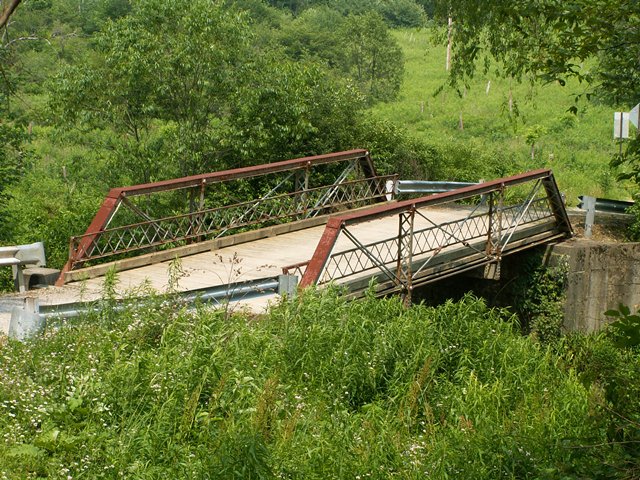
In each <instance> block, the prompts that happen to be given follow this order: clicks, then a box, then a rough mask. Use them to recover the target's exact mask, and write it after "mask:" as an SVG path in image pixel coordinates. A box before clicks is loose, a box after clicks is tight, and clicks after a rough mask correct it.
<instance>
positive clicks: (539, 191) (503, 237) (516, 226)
mask: <svg viewBox="0 0 640 480" xmlns="http://www.w3.org/2000/svg"><path fill="white" fill-rule="evenodd" d="M516 191H517V193H515V192H516ZM510 199H513V200H510ZM436 206H437V207H438V208H437V211H438V212H439V214H440V215H442V211H443V208H446V207H450V210H449V211H450V212H451V214H450V216H451V217H453V219H452V220H450V221H444V222H443V221H442V220H441V219H437V220H433V219H432V218H430V217H431V213H430V210H429V207H436ZM445 211H447V210H445ZM388 217H397V225H398V228H397V230H395V231H394V232H389V234H387V236H386V237H385V238H381V239H378V240H376V241H373V242H371V241H369V242H366V241H364V237H365V235H362V237H360V235H359V233H358V226H360V225H362V224H365V223H368V222H374V221H376V220H380V219H383V218H388ZM387 225H388V223H387ZM571 233H572V232H571V225H570V223H569V220H568V217H567V214H566V211H565V209H564V204H563V201H562V198H561V195H560V192H559V191H558V188H557V185H556V183H555V180H554V178H553V174H552V173H551V171H549V170H537V171H534V172H529V173H526V174H521V175H517V176H514V177H508V178H503V179H499V180H495V181H492V182H486V183H482V184H478V185H473V186H469V187H465V188H461V189H458V190H455V191H451V192H446V193H441V194H437V195H431V196H428V197H422V198H418V199H413V200H408V201H403V202H398V203H395V204H388V205H383V206H380V207H373V208H369V209H365V210H362V211H359V212H356V213H351V214H347V215H344V216H337V217H332V218H330V219H329V221H328V222H327V226H326V228H325V231H324V233H323V236H322V238H321V240H320V242H319V244H318V247H317V249H316V251H315V253H314V255H313V257H312V258H311V259H310V260H309V261H308V262H302V263H300V264H298V265H292V266H290V267H285V268H284V269H283V271H285V273H290V274H298V275H300V276H301V277H302V280H301V282H300V286H301V287H305V286H309V285H312V284H322V283H327V282H337V283H344V284H348V285H349V284H350V285H351V287H352V290H353V289H355V288H356V287H355V286H354V285H359V287H357V288H364V287H366V281H362V279H365V280H366V279H369V278H371V277H372V276H375V277H376V278H377V281H378V283H380V284H381V285H382V286H383V287H384V288H386V289H387V290H388V291H403V292H404V294H405V295H406V296H409V297H410V294H411V289H412V288H413V286H415V285H418V284H421V283H427V282H429V281H433V280H435V279H437V278H442V277H443V276H448V275H451V274H454V273H458V272H460V271H463V270H469V269H472V268H477V267H478V266H482V265H488V264H492V263H494V264H495V263H497V262H499V261H500V259H501V257H502V256H503V255H506V254H508V253H512V252H514V251H517V250H519V249H521V248H527V247H530V246H533V245H536V244H540V243H545V242H549V241H551V240H552V239H555V238H560V237H565V236H570V235H571ZM340 238H346V239H347V240H348V242H345V241H341V242H339V241H338V240H339V239H340ZM338 245H342V246H340V247H339V246H338ZM345 245H348V246H346V247H345ZM359 279H360V280H359Z"/></svg>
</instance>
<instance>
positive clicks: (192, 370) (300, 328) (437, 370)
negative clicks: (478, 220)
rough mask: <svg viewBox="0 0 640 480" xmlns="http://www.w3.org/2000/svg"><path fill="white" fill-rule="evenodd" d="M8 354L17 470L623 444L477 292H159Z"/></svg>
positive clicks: (372, 469) (543, 467) (590, 458)
mask: <svg viewBox="0 0 640 480" xmlns="http://www.w3.org/2000/svg"><path fill="white" fill-rule="evenodd" d="M0 362H2V368H1V369H0V411H1V412H2V415H0V434H1V435H2V439H1V440H0V442H1V447H0V478H1V479H16V478H92V479H93V478H133V479H156V478H157V479H160V478H194V479H195V478H198V479H203V478H212V479H213V478H216V479H217V478H223V479H224V478H238V479H240V478H243V479H244V478H289V479H331V478H333V479H345V478H353V479H357V478H359V479H364V478H379V479H387V478H406V479H413V478H416V479H417V478H425V477H427V476H428V477H429V478H442V479H444V478H486V479H495V478H579V477H580V478H586V477H585V475H586V476H587V477H589V476H590V475H591V473H593V472H599V471H602V470H603V469H604V468H606V467H607V466H606V462H607V461H610V460H611V459H616V458H618V455H622V453H621V450H620V448H619V447H617V446H616V445H611V446H610V445H609V444H608V438H607V428H608V426H609V423H607V422H608V421H607V417H606V416H603V415H601V413H600V407H599V404H600V403H599V402H600V397H599V396H598V394H597V392H598V391H597V390H593V389H590V388H588V387H585V385H584V384H583V382H581V381H580V379H579V378H578V377H577V376H576V374H575V373H574V371H573V370H572V369H569V368H567V366H566V365H565V363H564V361H563V360H562V359H561V358H560V357H558V356H556V355H555V354H553V353H551V351H549V350H548V349H546V348H544V347H541V346H540V345H539V344H536V343H534V342H532V341H531V340H530V339H528V338H524V337H521V336H520V335H519V333H518V327H517V325H514V324H513V320H512V319H511V318H510V317H509V316H508V315H507V314H506V313H505V312H503V311H499V310H491V309H488V308H487V307H486V306H485V304H484V303H483V302H482V301H481V300H478V299H476V298H473V297H466V298H464V299H463V300H462V301H461V302H459V303H447V304H445V305H442V306H440V307H438V308H430V307H425V306H414V307H412V308H408V309H407V308H405V307H403V306H402V304H401V302H400V301H399V300H398V299H389V300H376V299H374V298H372V297H369V298H366V299H365V300H364V301H360V302H351V303H347V302H346V300H345V299H344V298H342V297H341V296H340V295H339V292H335V291H325V292H315V291H311V290H309V291H306V292H304V293H303V294H302V296H301V297H300V298H298V299H297V300H295V301H294V302H292V303H283V304H281V305H278V306H275V307H274V308H273V309H272V310H271V312H270V313H269V314H267V315H265V316H263V317H253V316H247V315H244V314H241V313H232V314H230V312H229V311H228V310H217V311H216V310H211V309H207V308H204V307H201V308H199V309H198V310H197V311H187V310H185V309H184V308H182V307H181V306H180V305H179V304H176V303H173V302H171V301H167V300H166V299H165V300H162V301H161V300H155V301H151V302H150V303H149V304H148V305H144V306H139V307H136V308H132V309H130V310H129V311H126V312H124V313H122V312H120V313H115V312H112V311H111V310H109V309H108V308H106V309H105V310H103V311H102V313H101V314H96V315H93V316H90V317H87V318H84V319H82V320H80V321H76V322H73V323H66V324H65V323H57V324H53V325H50V326H49V328H48V330H47V332H46V334H45V335H44V336H43V337H41V338H37V339H34V340H32V341H29V342H27V343H24V344H22V343H18V342H14V341H5V342H4V343H3V344H2V345H1V346H0ZM594 392H595V393H594ZM586 445H602V446H601V447H600V448H599V449H596V450H594V449H593V448H583V447H585V446H586Z"/></svg>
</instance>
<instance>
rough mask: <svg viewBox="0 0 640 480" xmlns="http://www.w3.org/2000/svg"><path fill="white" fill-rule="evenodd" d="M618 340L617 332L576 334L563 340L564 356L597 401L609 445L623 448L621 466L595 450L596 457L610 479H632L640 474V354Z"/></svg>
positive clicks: (596, 407) (596, 405)
mask: <svg viewBox="0 0 640 480" xmlns="http://www.w3.org/2000/svg"><path fill="white" fill-rule="evenodd" d="M612 332H613V333H614V334H613V335H612V334H611V333H612ZM616 338H618V337H617V335H616V334H615V330H612V331H609V332H607V331H604V332H599V333H593V334H590V335H585V334H582V333H572V334H571V335H569V336H567V337H565V338H564V339H563V342H562V343H563V345H564V352H563V357H564V359H565V361H566V362H567V363H568V364H570V365H572V366H573V367H574V368H575V369H576V372H577V373H578V375H579V378H580V380H581V382H582V383H583V384H584V386H585V388H588V389H589V390H590V391H591V392H593V393H594V396H595V397H596V398H597V401H596V402H595V405H594V408H595V409H597V410H596V411H597V415H599V416H600V417H601V418H603V419H606V420H605V421H606V422H607V423H608V427H607V431H606V435H607V442H608V443H609V444H610V445H611V446H618V447H619V448H620V449H621V450H620V454H621V455H620V461H619V463H617V464H611V463H609V462H608V461H607V460H606V459H605V458H604V457H603V456H602V452H598V451H597V450H595V449H594V450H593V453H594V455H595V456H596V457H597V458H599V459H600V461H602V462H603V464H605V465H608V466H609V467H610V472H609V473H610V477H613V478H624V479H631V478H637V477H638V475H639V474H640V463H639V462H638V458H640V448H639V445H640V415H639V412H640V355H639V354H638V350H637V348H626V347H624V348H620V347H619V346H617V345H616V343H615V342H616ZM614 472H615V473H614Z"/></svg>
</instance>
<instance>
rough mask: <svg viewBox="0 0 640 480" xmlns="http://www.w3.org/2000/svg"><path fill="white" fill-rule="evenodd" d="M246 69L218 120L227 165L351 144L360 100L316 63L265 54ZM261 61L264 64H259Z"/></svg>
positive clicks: (310, 153)
mask: <svg viewBox="0 0 640 480" xmlns="http://www.w3.org/2000/svg"><path fill="white" fill-rule="evenodd" d="M256 63H257V64H256V65H255V67H254V66H251V67H250V68H248V69H247V70H246V73H245V76H244V83H243V85H242V87H241V88H239V89H238V90H237V92H236V94H235V95H234V97H233V101H232V102H231V104H232V106H231V107H230V115H229V117H228V119H227V120H226V121H225V122H224V124H222V125H221V131H222V132H223V133H222V135H221V137H222V139H221V146H222V148H224V149H225V150H226V151H225V153H224V158H227V159H228V160H227V162H228V163H229V164H231V165H235V166H238V165H241V164H242V163H245V162H247V163H248V162H249V161H251V162H259V163H266V162H269V161H276V160H282V159H286V158H295V157H296V156H304V155H312V154H320V153H325V152H331V151H340V150H346V149H349V148H352V147H354V146H355V145H354V137H355V136H356V134H357V132H358V129H357V125H358V124H359V115H360V114H361V109H362V101H361V98H360V96H359V95H358V93H357V91H355V89H354V88H353V87H352V86H350V85H349V84H348V83H346V82H341V81H339V80H336V79H335V78H334V77H333V76H332V75H331V74H330V73H329V72H327V71H326V70H325V69H323V68H322V67H320V66H319V65H317V64H314V63H306V62H292V61H282V60H278V59H273V58H271V57H265V58H263V59H262V61H257V62H256ZM263 67H264V68H263Z"/></svg>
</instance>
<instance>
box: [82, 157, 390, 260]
mask: <svg viewBox="0 0 640 480" xmlns="http://www.w3.org/2000/svg"><path fill="white" fill-rule="evenodd" d="M344 164H346V168H344V169H343V170H342V171H341V172H338V173H337V174H336V173H335V172H333V173H332V172H331V169H329V172H326V171H325V172H320V173H318V172H316V170H317V169H314V168H311V169H298V170H295V171H287V172H279V175H273V174H271V175H270V177H275V178H271V179H270V182H266V180H267V177H269V176H267V175H265V176H262V177H260V179H262V180H265V183H264V184H263V185H258V183H257V180H256V179H250V180H243V181H242V182H240V181H233V182H227V183H220V184H217V185H215V187H216V189H213V188H212V186H210V187H209V188H208V189H205V187H206V185H204V184H203V185H202V186H195V187H191V188H189V189H182V190H174V191H170V192H159V193H157V194H155V195H156V199H157V200H158V201H157V202H156V203H153V202H152V201H150V200H149V198H147V197H146V196H140V197H137V198H126V197H125V198H124V199H123V201H122V202H121V203H120V204H119V205H118V209H117V210H116V212H115V214H114V215H113V216H112V218H111V219H110V226H109V228H104V229H103V230H101V231H100V232H98V233H87V234H85V235H83V236H79V237H74V238H73V239H72V245H71V258H72V259H74V260H75V261H83V262H84V261H87V260H92V259H98V258H104V257H108V256H112V255H117V254H123V253H128V252H133V251H137V250H142V249H148V248H152V247H158V246H160V245H167V244H169V245H168V246H177V245H180V244H182V243H184V242H185V241H191V240H196V241H201V240H205V239H209V238H215V237H218V236H222V235H225V234H228V233H235V232H237V231H238V229H247V228H259V227H262V226H268V225H273V224H276V223H282V222H287V221H292V220H299V219H304V218H310V217H313V216H316V215H320V214H326V213H331V212H334V211H337V210H342V209H350V208H357V207H361V206H365V205H367V204H370V203H372V202H374V201H379V200H380V199H381V198H384V195H385V193H386V184H387V182H388V181H390V180H393V179H394V178H395V177H394V176H373V177H372V176H369V177H366V176H365V174H364V172H362V171H361V164H360V162H359V161H357V160H351V161H349V162H343V166H344ZM325 170H326V169H325ZM334 170H335V168H334ZM313 173H318V175H316V176H314V175H312V174H313ZM252 183H253V184H252ZM322 183H324V184H322ZM319 184H320V185H319ZM317 185H319V186H317ZM234 187H235V188H236V191H235V192H234V191H233V188H234ZM252 188H255V189H260V190H262V192H263V193H262V194H260V195H259V197H258V198H251V199H250V200H245V201H237V200H238V197H242V196H243V194H242V193H243V192H245V193H246V192H247V191H250V190H251V189H252ZM212 192H213V193H217V194H218V195H217V196H216V195H212ZM244 196H245V197H246V195H244ZM177 197H182V199H181V200H182V203H183V204H186V206H187V210H188V211H187V212H186V213H182V214H176V215H169V216H167V215H165V216H162V215H159V212H162V211H167V210H169V211H176V210H179V208H177V205H179V204H180V199H179V198H177ZM234 197H235V201H233V203H230V204H224V202H223V200H224V199H229V198H234ZM221 203H222V204H221ZM159 205H160V206H159ZM210 205H214V206H213V207H210V208H207V207H208V206H210ZM183 209H184V205H183ZM153 215H156V216H155V217H153Z"/></svg>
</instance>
